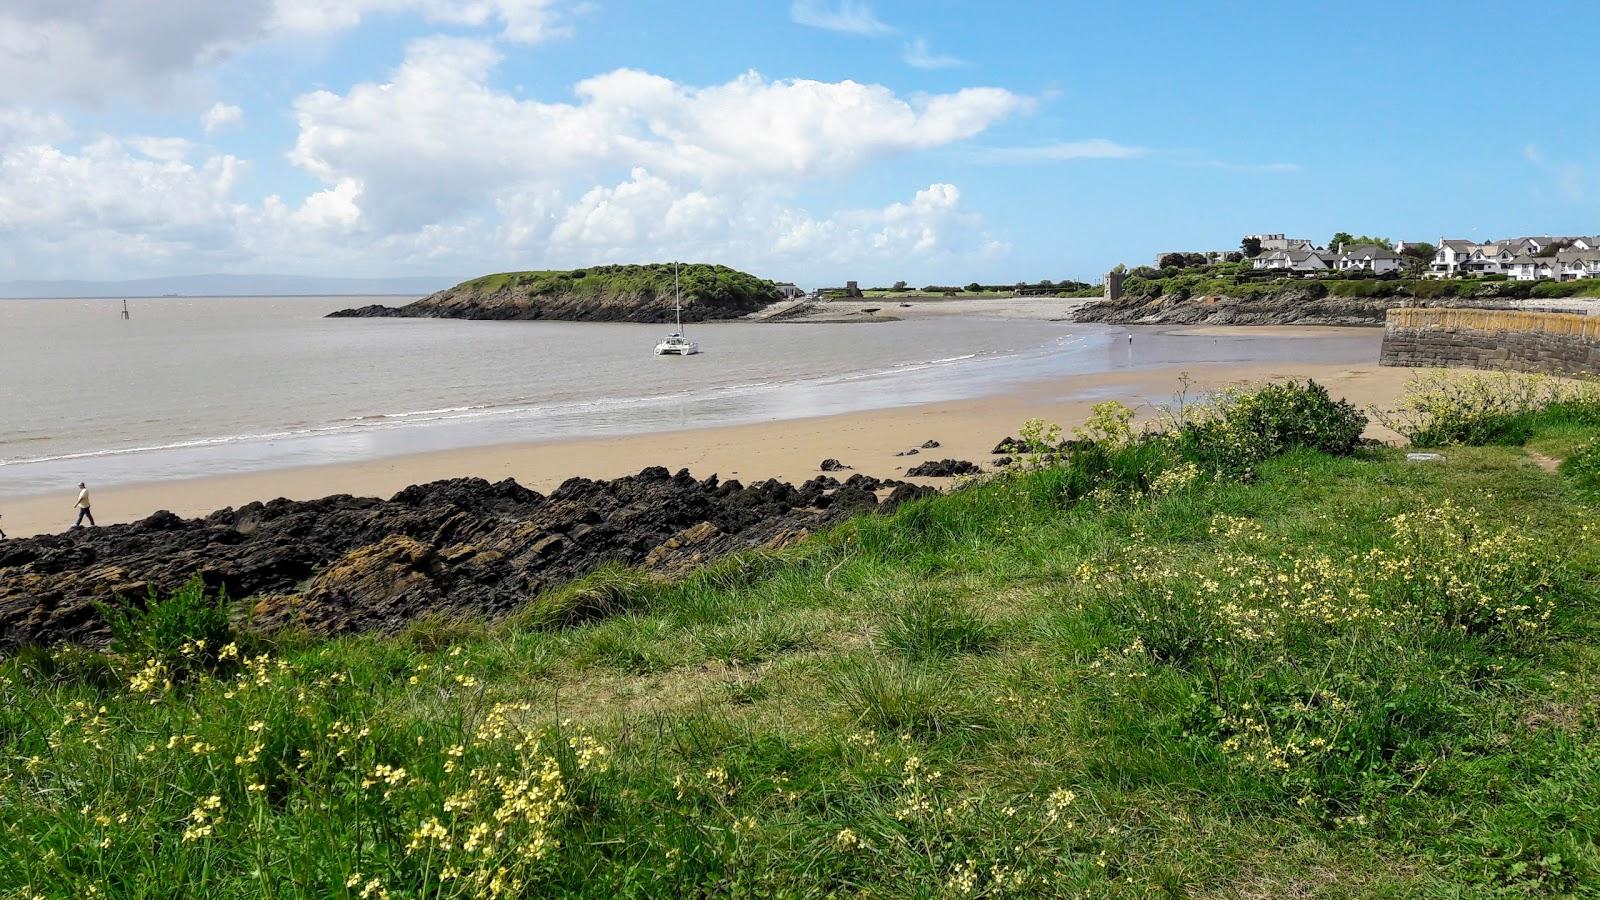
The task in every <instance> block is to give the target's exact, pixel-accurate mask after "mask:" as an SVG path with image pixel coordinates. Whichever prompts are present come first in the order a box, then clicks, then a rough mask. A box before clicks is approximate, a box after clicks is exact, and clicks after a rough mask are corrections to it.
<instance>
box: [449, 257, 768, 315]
mask: <svg viewBox="0 0 1600 900" xmlns="http://www.w3.org/2000/svg"><path fill="white" fill-rule="evenodd" d="M678 280H679V284H680V286H681V288H682V290H683V299H684V302H685V303H686V304H694V303H698V302H712V303H718V304H722V305H729V306H735V307H740V308H749V309H752V310H753V309H759V308H760V307H761V306H762V305H763V304H766V303H771V302H773V301H775V300H777V299H778V292H777V288H776V286H775V285H774V284H773V283H772V282H771V281H766V280H763V279H760V278H757V277H755V276H754V275H750V274H748V273H745V272H741V271H739V270H737V269H731V268H729V267H727V266H720V265H710V264H706V263H684V264H683V265H681V266H680V267H679V268H678ZM453 290H471V291H475V292H478V293H483V294H493V293H498V292H501V291H506V290H512V291H519V292H521V293H523V294H524V295H525V296H527V297H530V298H537V297H546V296H582V297H599V298H607V297H619V296H639V297H670V296H672V291H673V266H672V264H671V263H652V264H646V265H608V266H591V267H589V268H587V269H571V270H540V271H529V272H499V273H496V274H493V275H483V276H480V277H478V278H474V279H471V280H469V281H464V282H462V283H461V284H458V285H456V287H455V288H453Z"/></svg>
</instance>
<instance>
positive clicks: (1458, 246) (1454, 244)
mask: <svg viewBox="0 0 1600 900" xmlns="http://www.w3.org/2000/svg"><path fill="white" fill-rule="evenodd" d="M1476 246H1478V245H1477V244H1475V243H1473V242H1472V241H1457V240H1446V241H1440V242H1439V248H1440V249H1441V250H1442V249H1444V248H1445V247H1449V248H1450V249H1451V250H1471V249H1472V248H1473V247H1476Z"/></svg>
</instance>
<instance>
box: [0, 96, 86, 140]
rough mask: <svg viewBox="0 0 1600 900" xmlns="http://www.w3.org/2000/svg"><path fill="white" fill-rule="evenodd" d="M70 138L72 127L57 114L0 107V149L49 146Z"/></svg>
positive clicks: (22, 108)
mask: <svg viewBox="0 0 1600 900" xmlns="http://www.w3.org/2000/svg"><path fill="white" fill-rule="evenodd" d="M71 136H72V127H71V126H69V125H68V124H67V120H66V119H63V118H62V117H61V116H60V115H59V114H57V113H41V112H38V111H36V110H32V109H28V108H26V107H21V106H14V107H10V108H7V107H0V149H4V148H5V147H9V146H11V145H12V144H32V143H41V144H49V143H54V142H56V141H64V140H66V139H67V138H69V137H71Z"/></svg>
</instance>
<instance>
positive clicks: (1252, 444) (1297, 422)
mask: <svg viewBox="0 0 1600 900" xmlns="http://www.w3.org/2000/svg"><path fill="white" fill-rule="evenodd" d="M1180 416H1182V420H1181V421H1179V422H1178V423H1177V427H1176V429H1175V430H1174V431H1173V433H1172V434H1171V435H1170V439H1171V441H1172V443H1173V445H1174V447H1175V448H1176V449H1177V451H1178V454H1179V455H1180V456H1182V457H1183V458H1184V459H1186V460H1189V461H1190V462H1194V463H1197V464H1199V465H1200V466H1201V467H1202V468H1204V469H1206V470H1208V471H1214V472H1221V473H1225V474H1235V475H1236V474H1241V473H1244V472H1247V471H1248V470H1249V469H1250V468H1251V467H1253V466H1254V465H1255V464H1256V463H1258V462H1260V461H1261V460H1263V459H1266V458H1267V457H1269V456H1274V455H1276V454H1279V453H1283V452H1286V451H1289V450H1296V449H1308V450H1317V451H1320V452H1323V453H1331V454H1334V455H1344V454H1348V453H1350V452H1351V451H1352V450H1354V449H1355V447H1356V445H1357V444H1359V443H1360V441H1361V432H1362V431H1363V430H1364V429H1365V428H1366V427H1367V417H1366V416H1364V415H1362V414H1361V412H1360V411H1359V410H1357V409H1356V408H1355V406H1353V405H1351V404H1350V403H1349V402H1347V401H1344V400H1335V399H1333V398H1332V397H1330V396H1329V395H1328V389H1327V388H1325V387H1323V386H1322V385H1320V384H1317V383H1316V382H1315V381H1306V382H1303V383H1302V382H1296V381H1288V382H1279V383H1273V384H1267V385H1264V386H1262V387H1261V388H1258V389H1256V390H1254V391H1225V392H1223V393H1222V394H1220V395H1218V397H1217V399H1216V400H1215V401H1214V402H1213V403H1212V404H1211V405H1209V406H1202V407H1201V408H1200V409H1199V410H1198V411H1193V410H1192V409H1191V410H1185V411H1182V412H1180Z"/></svg>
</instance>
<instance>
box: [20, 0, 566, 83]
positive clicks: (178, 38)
mask: <svg viewBox="0 0 1600 900" xmlns="http://www.w3.org/2000/svg"><path fill="white" fill-rule="evenodd" d="M582 8H583V6H582V4H574V3H573V2H571V0H204V2H196V0H71V2H50V0H10V2H8V3H6V4H4V5H3V7H0V104H4V103H6V102H26V103H40V102H45V101H55V100H66V101H71V102H82V103H91V104H97V103H104V102H105V101H106V100H107V98H108V97H109V96H112V95H119V94H123V93H126V92H132V93H135V94H143V95H146V96H148V97H169V96H180V97H188V96H191V95H196V94H198V93H199V88H198V86H197V85H196V84H195V83H194V75H195V73H196V72H197V71H198V70H201V69H204V68H205V67H207V66H210V65H212V64H215V63H217V62H220V61H221V60H223V59H226V58H227V57H229V56H231V55H233V54H235V53H237V52H239V51H240V50H241V49H244V48H245V47H248V46H250V45H253V44H256V43H259V42H261V41H264V40H269V39H272V38H277V37H286V36H287V37H295V36H304V35H308V34H326V33H330V32H334V31H339V30H343V29H348V28H353V27H355V26H356V25H359V24H360V23H361V22H362V20H363V19H366V18H368V17H371V16H374V15H416V16H420V17H421V18H422V19H424V20H425V21H428V22H432V23H437V24H444V25H453V26H463V27H472V28H491V27H493V28H497V29H498V32H499V34H500V36H501V37H503V38H505V39H506V40H509V41H513V42H516V43H521V44H537V43H540V42H543V41H548V40H551V39H554V38H560V37H566V36H568V35H570V34H571V33H572V24H571V20H572V18H573V16H574V15H576V14H577V13H578V12H579V11H581V10H582Z"/></svg>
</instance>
